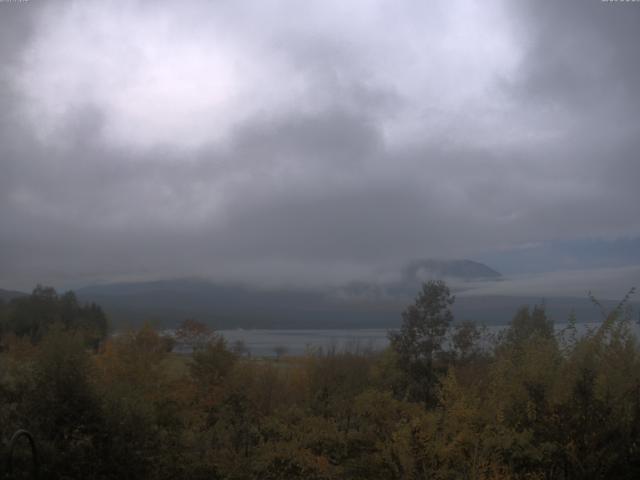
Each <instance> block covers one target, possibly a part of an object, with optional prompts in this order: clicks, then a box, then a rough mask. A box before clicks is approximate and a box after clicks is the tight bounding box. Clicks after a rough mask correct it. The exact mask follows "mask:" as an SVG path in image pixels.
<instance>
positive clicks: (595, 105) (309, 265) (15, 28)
mask: <svg viewBox="0 0 640 480" xmlns="http://www.w3.org/2000/svg"><path fill="white" fill-rule="evenodd" d="M639 24H640V6H639V5H638V4H635V3H624V2H600V1H599V0H589V1H569V2H537V1H533V0H532V1H529V2H506V1H488V2H477V1H471V0H468V1H467V0H460V1H456V2H451V1H442V2H439V1H436V2H418V1H415V2H412V1H408V2H390V1H379V2H359V1H356V2H338V1H335V2H333V1H322V2H299V1H293V0H290V1H265V2H258V3H256V2H244V1H233V2H231V1H229V2H225V1H222V2H205V1H185V2H146V1H138V2H114V1H104V0H102V1H86V2H75V1H63V2H55V3H53V2H51V3H49V2H47V3H45V2H39V1H36V0H32V1H29V2H5V3H0V225H1V228H0V284H2V285H5V286H7V287H20V288H25V287H29V286H31V285H32V284H34V283H35V282H47V283H54V284H56V285H79V284H82V283H87V282H93V281H98V280H113V279H124V278H161V277H174V276H184V275H190V276H191V275H201V276H207V277H211V278H215V279H233V280H240V281H246V282H259V283H273V284H278V283H293V284H299V283H308V284H327V283H329V284H330V283H340V282H346V281H349V280H352V279H361V278H371V277H375V276H376V275H378V276H380V275H385V273H384V272H387V271H389V269H392V268H394V267H397V266H398V265H401V264H402V263H403V262H406V261H407V260H408V259H412V258H461V257H466V258H474V257H476V256H477V255H480V254H482V255H485V256H486V255H488V254H487V252H489V253H491V252H501V251H511V250H517V249H519V248H522V247H523V246H526V245H530V244H540V243H545V242H547V243H549V242H559V241H562V242H567V241H572V240H573V239H584V238H599V239H615V238H619V237H623V238H637V237H638V236H640V216H638V214H637V211H638V205H639V203H640V202H639V200H640V189H638V187H637V183H638V179H640V161H638V151H640V148H639V147H640V145H639V143H640V132H639V126H640V124H639V119H638V111H640V110H639V107H640V100H639V98H640V97H639V96H638V94H637V85H638V84H639V80H640V63H639V62H638V61H637V45H638V40H639V39H640V33H639V31H638V29H637V25H639ZM577 267H580V265H577Z"/></svg>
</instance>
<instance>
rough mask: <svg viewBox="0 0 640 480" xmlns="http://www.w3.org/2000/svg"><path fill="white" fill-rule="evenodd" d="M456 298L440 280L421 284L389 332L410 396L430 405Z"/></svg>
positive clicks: (433, 397) (407, 392) (433, 396)
mask: <svg viewBox="0 0 640 480" xmlns="http://www.w3.org/2000/svg"><path fill="white" fill-rule="evenodd" d="M454 301H455V297H454V296H453V295H451V292H450V290H449V287H448V286H447V284H446V283H445V282H443V281H441V280H436V281H429V282H426V283H424V284H423V285H422V290H421V291H420V293H418V296H417V297H416V299H415V303H414V304H413V305H409V306H408V307H407V308H406V309H405V310H404V312H402V326H401V327H400V331H398V332H390V333H389V341H390V342H391V348H392V349H393V350H395V352H396V354H397V358H398V366H399V367H400V369H401V370H402V371H403V372H404V373H405V375H406V379H407V386H406V394H407V396H408V398H409V399H411V400H415V401H423V402H425V404H427V405H428V404H431V403H432V402H433V401H434V400H435V391H434V387H435V385H436V383H437V375H436V373H437V372H436V370H437V369H438V367H439V365H438V364H437V362H438V360H442V359H441V353H442V347H443V343H444V341H445V338H446V335H447V332H448V331H449V328H450V326H451V322H452V321H453V314H452V313H451V305H453V302H454Z"/></svg>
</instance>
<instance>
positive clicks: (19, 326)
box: [0, 285, 108, 348]
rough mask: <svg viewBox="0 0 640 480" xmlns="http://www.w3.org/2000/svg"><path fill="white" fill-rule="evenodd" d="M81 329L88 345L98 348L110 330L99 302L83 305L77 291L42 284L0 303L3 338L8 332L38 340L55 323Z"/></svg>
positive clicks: (67, 327)
mask: <svg viewBox="0 0 640 480" xmlns="http://www.w3.org/2000/svg"><path fill="white" fill-rule="evenodd" d="M56 324H60V325H61V326H62V327H63V328H64V329H65V330H68V331H73V332H80V333H81V334H82V337H83V340H84V342H85V344H86V345H88V346H91V347H93V348H97V347H98V345H99V343H100V341H102V340H103V339H104V338H105V337H106V335H107V332H108V325H107V317H106V316H105V314H104V312H103V311H102V309H101V308H100V307H99V306H98V305H96V304H93V303H91V304H88V305H81V304H79V303H78V299H77V298H76V296H75V294H74V293H73V292H66V293H64V294H63V295H58V293H57V292H56V291H55V290H54V289H53V288H51V287H43V286H41V285H38V286H37V287H36V288H35V289H34V290H33V292H32V293H31V295H29V296H26V297H19V298H14V299H12V300H11V301H10V302H9V303H8V304H7V305H5V306H2V305H0V339H1V338H2V337H3V336H6V335H7V334H14V335H16V336H18V337H27V338H29V339H30V340H31V342H33V343H37V342H39V341H40V340H42V338H43V337H44V335H46V333H47V332H48V331H49V329H51V328H52V327H53V326H54V325H56Z"/></svg>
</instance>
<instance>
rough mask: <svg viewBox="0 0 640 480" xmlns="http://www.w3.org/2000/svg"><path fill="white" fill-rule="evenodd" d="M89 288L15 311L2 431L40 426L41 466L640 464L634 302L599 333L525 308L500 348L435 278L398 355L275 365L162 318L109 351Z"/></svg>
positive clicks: (606, 319) (318, 357)
mask: <svg viewBox="0 0 640 480" xmlns="http://www.w3.org/2000/svg"><path fill="white" fill-rule="evenodd" d="M74 298H75V297H73V296H71V295H63V296H61V297H59V296H57V295H56V294H55V293H54V292H52V291H51V290H47V289H40V290H38V293H37V294H36V295H35V298H34V299H32V300H30V301H27V302H26V303H24V304H20V305H18V304H15V303H10V304H8V305H7V304H5V305H4V306H0V319H2V320H3V323H2V325H3V326H4V327H7V326H9V327H10V328H9V330H8V332H7V331H5V332H6V333H5V335H4V337H3V350H2V351H0V442H2V443H5V442H6V441H7V440H8V438H9V436H10V435H11V434H12V433H13V432H14V431H15V430H16V429H18V428H28V429H29V430H31V431H32V433H33V434H34V435H35V437H36V439H37V440H38V444H39V447H40V450H41V454H42V459H43V474H44V477H43V478H48V479H54V480H55V479H75V478H82V479H90V480H92V479H100V480H106V479H121V478H124V479H127V478H131V479H134V478H135V479H151V480H157V479H162V480H165V479H166V480H168V479H189V480H194V479H195V480H200V479H202V480H205V479H226V480H230V479H234V480H245V479H246V480H254V479H261V480H262V479H274V480H275V479H287V480H288V479H316V480H337V479H344V478H348V479H353V480H365V479H366V480H388V479H391V480H394V479H395V480H404V479H415V480H418V479H426V478H433V479H458V478H467V479H487V480H488V479H549V480H556V479H557V480H560V479H562V480H565V479H593V478H616V479H617V478H621V479H632V478H637V477H638V475H640V447H639V445H640V346H639V345H638V342H637V339H636V337H635V335H634V332H633V325H632V322H631V318H632V317H631V312H629V311H628V309H627V308H626V306H625V305H624V302H623V304H621V305H622V306H621V307H619V308H616V309H615V310H614V311H612V312H610V313H607V312H604V314H603V321H602V322H601V324H599V325H598V326H597V327H596V328H594V329H592V330H590V331H587V332H586V333H580V332H579V331H578V326H577V324H576V319H575V318H572V319H571V321H570V323H569V325H568V327H567V328H566V329H564V330H563V331H561V332H559V333H556V332H555V331H554V329H553V324H552V323H551V321H550V319H549V318H547V316H546V313H545V312H544V309H543V308H542V307H534V308H533V309H529V308H522V309H520V310H519V311H518V312H517V313H516V315H515V316H514V319H513V321H512V322H511V324H510V326H509V327H508V328H507V329H506V330H505V332H504V333H503V334H502V335H500V336H498V337H497V338H496V340H495V342H494V344H491V345H489V344H488V343H487V342H485V341H484V338H483V332H482V330H481V329H478V328H477V327H476V326H475V325H473V324H470V323H460V324H452V315H451V311H450V306H451V303H452V301H453V297H452V296H451V295H450V292H449V290H448V288H446V285H444V284H442V283H437V282H432V283H429V284H426V285H425V287H424V288H423V290H422V292H421V294H420V295H419V296H418V298H417V299H416V302H415V304H414V305H412V306H410V307H409V308H407V310H405V313H404V315H403V320H404V324H403V328H402V329H401V330H400V332H399V333H398V334H397V335H392V337H391V338H392V346H391V347H390V348H389V349H387V350H386V351H384V352H380V353H372V352H360V351H343V352H338V351H336V350H335V349H330V350H329V351H325V352H315V353H310V354H308V355H306V356H304V357H302V358H296V357H292V356H286V357H283V358H281V359H280V360H278V361H274V360H272V359H261V358H249V357H242V356H240V355H239V354H238V353H240V352H238V353H234V352H231V351H230V350H229V349H228V347H227V345H226V343H225V342H224V340H223V339H222V338H221V337H219V336H217V335H216V334H215V333H214V332H211V331H209V330H208V329H204V328H203V326H202V325H201V324H199V323H197V322H194V321H189V322H186V323H184V324H183V327H184V329H183V332H182V335H183V338H182V339H181V341H189V342H190V343H191V344H192V345H193V346H194V347H195V350H194V353H193V355H192V356H190V357H188V356H179V355H176V354H173V353H171V352H170V351H169V349H168V344H167V340H166V338H163V337H162V336H160V335H159V334H158V332H156V331H155V330H154V329H153V328H152V327H151V326H150V325H145V326H143V327H142V328H140V329H138V330H133V331H129V332H120V333H119V334H118V335H116V336H113V337H111V338H109V339H107V340H106V341H104V343H103V346H102V348H101V349H99V350H98V351H96V350H94V349H92V348H89V347H90V346H91V345H90V342H88V341H87V334H86V332H87V328H86V324H83V323H82V322H81V321H80V319H82V318H89V317H90V315H89V317H87V316H86V315H85V313H86V311H84V310H82V308H84V307H80V306H78V305H77V302H76V301H75V300H74ZM3 308H4V310H3ZM79 309H80V310H81V311H83V312H84V313H79ZM16 312H18V313H16ZM28 312H31V313H33V314H34V315H37V320H35V321H34V320H33V319H31V318H30V317H29V314H28ZM7 319H10V320H11V321H7ZM16 319H18V320H19V321H18V320H16ZM12 322H16V323H12ZM89 323H90V324H91V322H89ZM82 325H85V326H82ZM18 327H20V328H22V327H24V329H23V330H21V329H20V328H18ZM89 330H90V328H89Z"/></svg>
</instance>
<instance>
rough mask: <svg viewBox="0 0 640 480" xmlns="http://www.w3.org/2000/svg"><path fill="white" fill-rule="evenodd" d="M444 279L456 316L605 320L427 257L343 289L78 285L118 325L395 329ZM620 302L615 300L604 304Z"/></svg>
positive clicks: (470, 265)
mask: <svg viewBox="0 0 640 480" xmlns="http://www.w3.org/2000/svg"><path fill="white" fill-rule="evenodd" d="M433 278H444V279H446V280H447V282H449V285H450V286H451V287H452V290H453V292H454V293H455V294H456V295H457V298H456V302H455V304H454V307H453V310H454V315H455V317H456V319H459V320H474V321H476V322H480V323H485V324H493V325H496V324H504V323H507V322H509V321H510V320H511V318H512V317H513V315H514V314H515V312H516V310H517V309H518V308H519V307H521V306H523V305H534V304H540V303H542V302H544V303H545V305H546V307H547V311H548V313H549V314H550V316H551V317H552V318H553V319H554V320H556V321H558V322H562V321H565V320H566V319H567V318H568V316H569V313H570V312H571V311H574V312H575V313H576V315H577V317H578V319H579V320H580V321H597V320H598V319H599V313H598V311H597V310H596V309H594V307H593V305H592V304H591V302H590V301H589V299H588V298H586V296H585V297H581V298H573V297H557V298H546V299H543V298H541V297H539V296H533V295H532V296H519V297H516V296H506V295H483V296H477V295H474V294H473V289H472V288H471V287H472V286H474V285H477V284H478V283H479V282H480V283H483V282H495V281H501V280H502V276H501V275H500V273H498V272H497V271H495V270H493V269H491V268H490V267H488V266H486V265H484V264H481V263H478V262H473V261H470V260H452V261H440V260H419V261H415V262H411V263H409V264H408V265H406V266H404V267H403V268H402V269H400V270H399V273H398V275H397V276H396V280H393V281H387V282H377V283H376V282H354V283H351V284H349V285H346V286H343V287H337V288H317V289H303V288H292V287H289V288H277V289H276V288H271V289H266V288H259V287H252V286H248V285H243V284H230V283H227V284H221V283H213V282H210V281H206V280H201V279H172V280H160V281H153V282H130V283H114V284H107V285H95V286H90V287H85V288H81V289H79V290H77V291H76V293H77V295H78V298H79V299H80V300H81V301H93V302H96V303H98V304H99V305H101V306H102V307H103V308H104V309H105V311H106V312H107V314H108V315H109V316H110V318H111V320H112V322H113V324H114V325H115V326H116V328H117V327H118V326H123V325H136V324H140V323H142V322H144V321H153V322H155V323H157V324H160V325H164V326H174V325H176V324H177V323H178V322H179V321H181V320H184V319H185V318H196V319H198V320H201V321H204V322H206V323H208V324H210V325H211V326H213V327H214V328H217V329H225V328H294V329H295V328H298V329H304V328H395V327H398V326H399V325H400V322H401V312H402V311H403V309H404V308H405V307H406V306H407V305H408V304H410V303H411V302H412V301H413V299H414V298H415V295H416V293H417V292H418V290H419V288H420V285H421V283H422V282H423V281H424V280H427V279H433ZM603 304H604V306H605V307H606V308H613V307H614V306H615V303H614V302H606V301H605V302H603Z"/></svg>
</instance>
